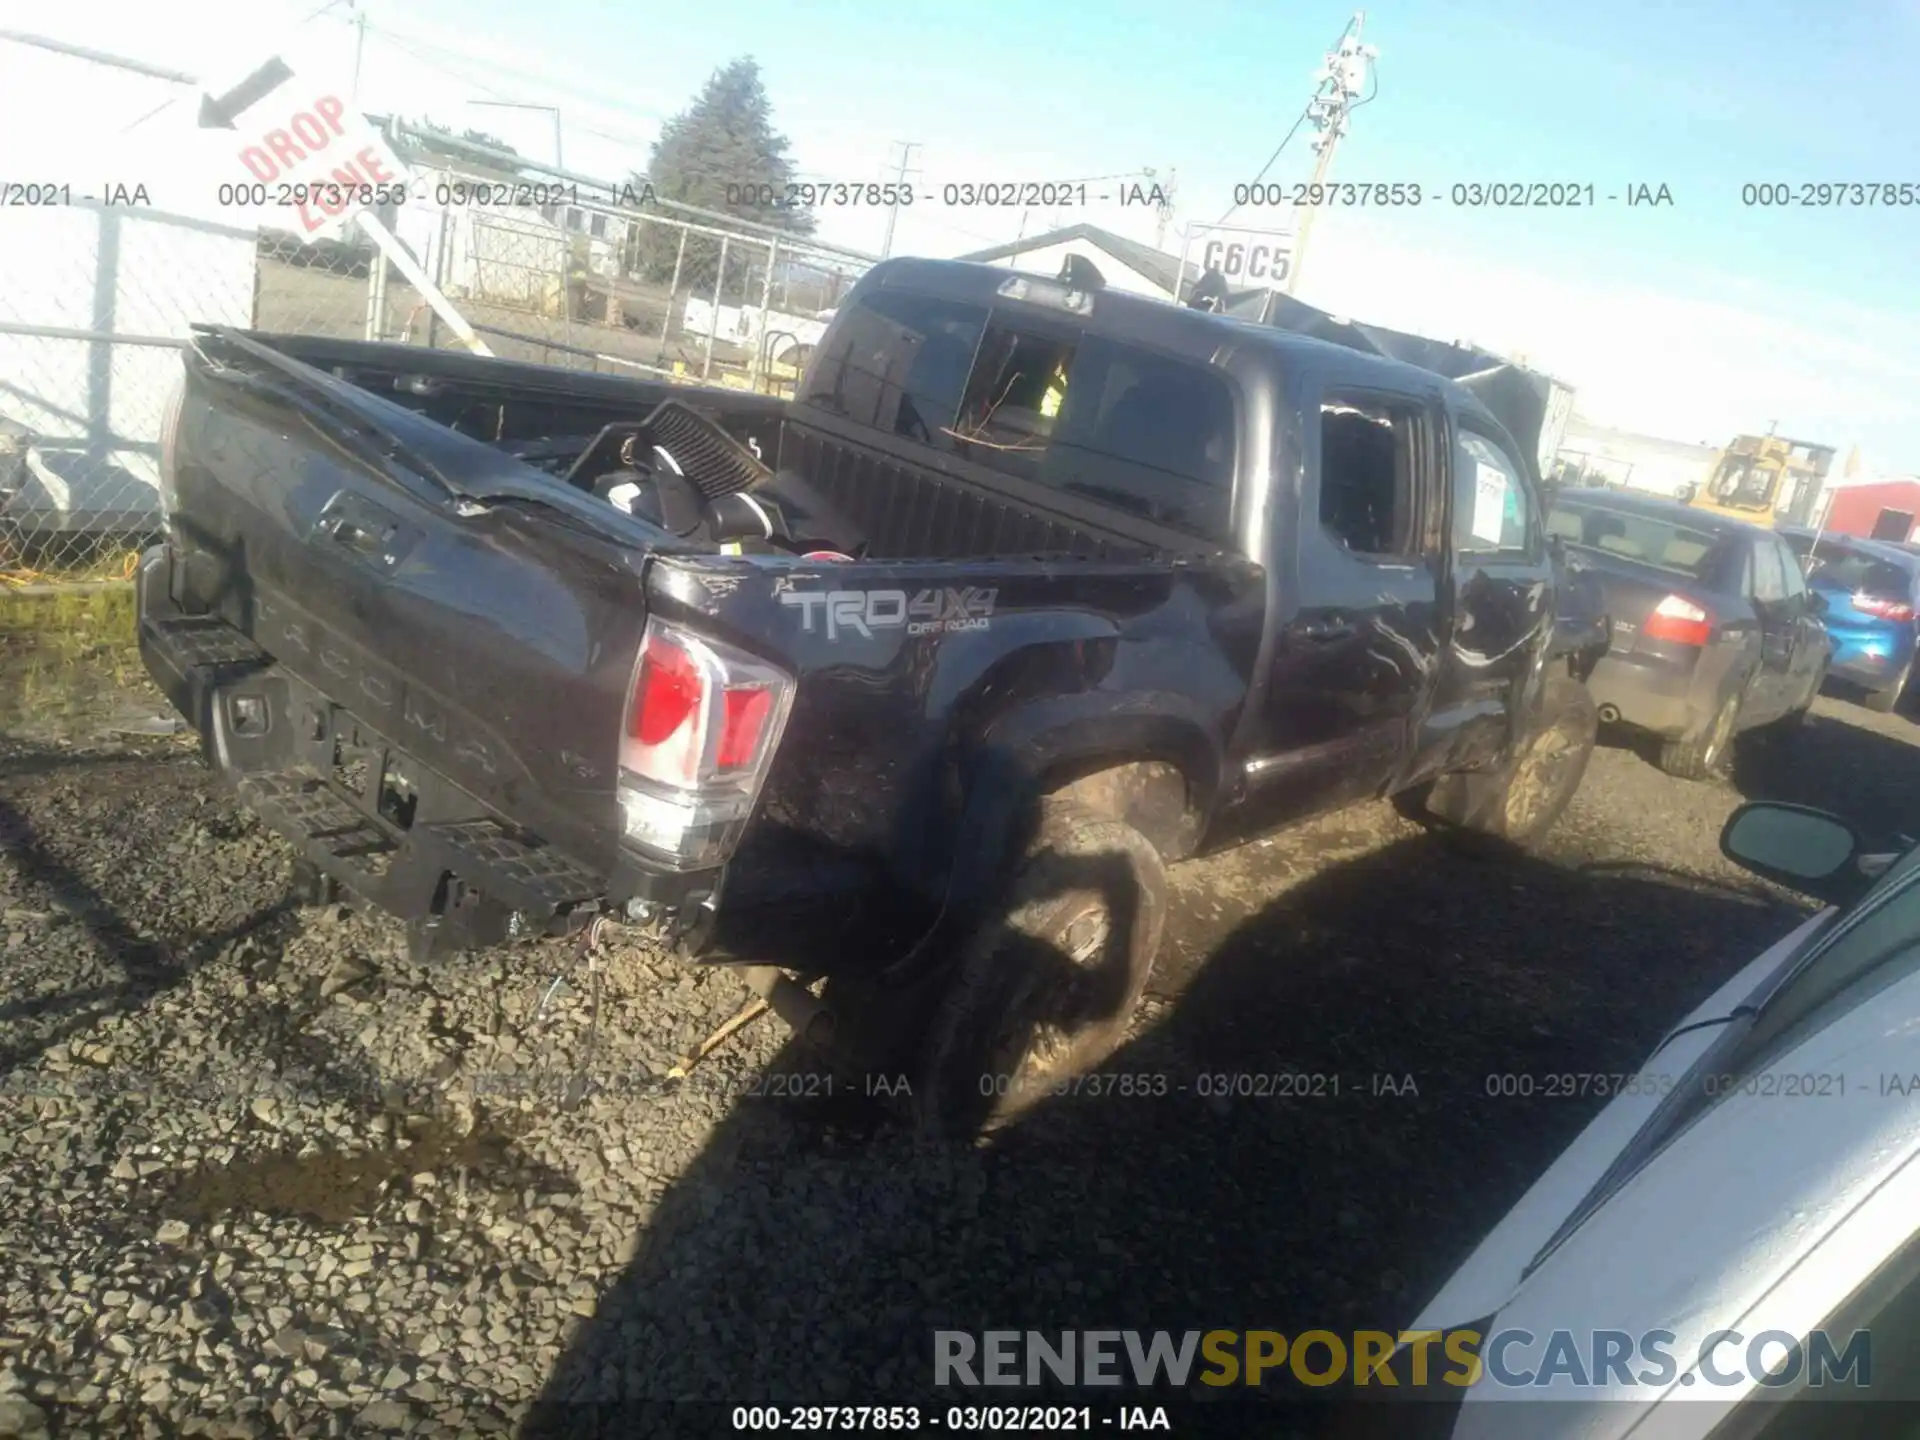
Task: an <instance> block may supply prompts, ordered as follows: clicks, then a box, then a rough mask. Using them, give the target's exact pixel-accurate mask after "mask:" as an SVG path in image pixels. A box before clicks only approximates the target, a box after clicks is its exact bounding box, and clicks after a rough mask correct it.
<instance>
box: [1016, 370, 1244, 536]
mask: <svg viewBox="0 0 1920 1440" xmlns="http://www.w3.org/2000/svg"><path fill="white" fill-rule="evenodd" d="M1233 462H1234V412H1233V394H1232V392H1231V391H1230V390H1229V389H1228V388H1227V384H1226V382H1225V381H1224V380H1223V379H1221V377H1220V376H1218V375H1216V374H1214V373H1213V372H1211V371H1209V370H1207V369H1206V368H1204V367H1203V366H1199V365H1190V364H1187V363H1185V362H1183V361H1179V360H1171V359H1168V358H1166V357H1164V356H1160V355H1155V354H1152V353H1150V352H1146V351H1141V350H1136V349H1132V348H1130V347H1126V346H1121V345H1116V344H1114V343H1112V342H1110V341H1107V340H1102V339H1099V338H1098V337H1091V336H1090V337H1087V338H1085V339H1083V340H1082V341H1081V343H1080V345H1079V346H1078V347H1077V349H1076V350H1075V352H1074V354H1073V358H1072V364H1071V368H1070V370H1069V372H1068V378H1067V389H1066V397H1065V400H1064V403H1063V405H1062V407H1061V414H1060V425H1059V429H1058V430H1057V431H1056V432H1055V434H1054V436H1053V443H1052V444H1051V445H1050V446H1049V447H1048V450H1047V454H1046V458H1045V460H1044V461H1043V462H1042V463H1041V464H1040V466H1039V468H1038V472H1037V474H1036V476H1035V478H1036V479H1038V480H1039V481H1040V482H1041V483H1042V484H1045V485H1051V486H1056V487H1058V488H1059V489H1061V490H1065V491H1068V492H1070V493H1073V494H1076V495H1084V496H1086V497H1087V498H1088V499H1090V500H1096V501H1098V502H1100V503H1101V504H1103V505H1111V506H1113V507H1114V508H1115V509H1117V510H1124V511H1127V512H1128V513H1130V514H1134V515H1138V516H1140V517H1141V518H1142V519H1146V520H1151V521H1154V522H1155V523H1157V524H1161V525H1166V526H1169V527H1171V528H1173V529H1176V530H1182V531H1185V532H1187V533H1189V534H1192V535H1198V536H1202V537H1204V538H1207V539H1212V540H1220V539H1224V538H1226V536H1227V534H1228V532H1229V531H1230V530H1231V528H1232V511H1233V469H1234V464H1233Z"/></svg>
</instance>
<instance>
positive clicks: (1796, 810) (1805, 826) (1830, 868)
mask: <svg viewBox="0 0 1920 1440" xmlns="http://www.w3.org/2000/svg"><path fill="white" fill-rule="evenodd" d="M1720 853H1721V854H1723V855H1725V856H1726V857H1727V858H1728V859H1729V860H1731V861H1733V863H1734V864H1736V865H1738V866H1740V867H1741V868H1742V869H1743V870H1748V871H1751V872H1752V873H1753V874H1755V875H1758V876H1759V877H1760V878H1761V879H1763V880H1771V881H1773V882H1774V883H1775V884H1776V885H1784V886H1786V887H1787V888H1788V889H1789V890H1798V891H1799V892H1800V893H1801V894H1803V895H1810V896H1812V897H1813V898H1814V899H1816V900H1823V901H1825V902H1826V903H1827V904H1829V905H1847V904H1851V903H1852V902H1853V901H1854V900H1855V899H1857V898H1858V897H1859V896H1860V895H1861V894H1862V893H1863V892H1864V891H1866V890H1867V888H1868V887H1869V886H1871V885H1872V884H1873V877H1872V876H1871V875H1869V874H1867V873H1866V871H1865V870H1863V868H1862V867H1861V864H1860V861H1861V860H1862V859H1863V858H1864V857H1863V856H1862V853H1861V841H1860V837H1859V835H1858V834H1856V833H1855V831H1854V829H1853V827H1852V826H1851V825H1849V824H1847V822H1846V821H1844V820H1842V819H1840V818H1839V817H1837V816H1834V815H1829V814H1827V813H1826V812H1825V811H1824V810H1814V809H1811V808H1809V807H1808V806H1805V805H1784V804H1780V803H1778V802H1776V801H1772V800H1757V801H1755V802H1753V803H1752V804H1750V805H1742V806H1741V807H1740V808H1739V809H1738V810H1736V811H1734V812H1733V814H1732V815H1731V816H1729V817H1728V819H1727V823H1726V826H1725V827H1724V828H1723V829H1722V830H1721V831H1720Z"/></svg>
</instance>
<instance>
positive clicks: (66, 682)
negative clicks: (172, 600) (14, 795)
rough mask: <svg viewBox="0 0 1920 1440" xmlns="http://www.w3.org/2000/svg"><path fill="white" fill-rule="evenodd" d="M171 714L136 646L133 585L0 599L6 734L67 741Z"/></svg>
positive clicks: (0, 713) (1, 726)
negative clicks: (137, 718)
mask: <svg viewBox="0 0 1920 1440" xmlns="http://www.w3.org/2000/svg"><path fill="white" fill-rule="evenodd" d="M164 709H165V702H164V701H162V700H161V699H160V698H159V696H158V695H157V694H156V693H155V692H154V691H153V690H152V688H151V686H149V685H148V683H147V681H146V677H145V674H144V672H143V671H142V669H141V665H140V656H139V651H138V649H137V647H136V645H135V643H134V609H133V589H132V587H131V586H114V587H112V588H110V589H100V590H92V591H73V592H62V593H57V594H52V595H7V594H4V593H0V734H6V735H11V736H15V737H21V738H25V737H28V736H33V737H54V736H57V737H61V738H68V737H71V736H73V735H75V733H76V732H81V733H84V732H86V731H88V730H91V729H97V728H98V727H99V725H101V724H105V723H112V722H114V721H115V720H117V719H123V718H125V717H127V716H129V715H131V714H133V713H134V712H138V713H141V714H149V713H151V714H159V713H161V712H162V711H164Z"/></svg>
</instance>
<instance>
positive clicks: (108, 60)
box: [0, 30, 200, 85]
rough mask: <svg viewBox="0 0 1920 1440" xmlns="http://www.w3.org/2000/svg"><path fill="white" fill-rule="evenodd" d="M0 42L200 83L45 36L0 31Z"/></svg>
mask: <svg viewBox="0 0 1920 1440" xmlns="http://www.w3.org/2000/svg"><path fill="white" fill-rule="evenodd" d="M0 40H12V41H14V42H15V43H16V44H20V45H35V46H38V47H39V48H40V49H42V50H51V51H53V52H54V53H55V54H57V55H71V56H73V57H74V58H75V59H76V60H91V61H92V62H93V63H94V64H96V65H111V66H113V67H114V68H115V69H116V70H131V71H132V72H133V73H134V74H136V75H150V76H152V77H153V78H154V79H155V80H171V81H172V82H173V83H174V84H175V85H198V84H199V83H200V82H199V81H198V80H197V79H195V78H194V77H193V76H191V75H187V74H184V73H182V72H181V71H179V70H168V69H167V68H165V67H164V66H161V65H149V64H147V63H146V62H145V61H142V60H128V59H125V58H123V57H121V56H119V55H109V54H108V53H107V52H106V51H104V50H89V49H88V48H87V47H86V46H84V45H69V44H67V43H66V42H65V41H64V40H52V39H49V38H48V37H46V36H45V35H28V34H26V33H24V32H23V31H19V30H0Z"/></svg>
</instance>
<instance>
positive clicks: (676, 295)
mask: <svg viewBox="0 0 1920 1440" xmlns="http://www.w3.org/2000/svg"><path fill="white" fill-rule="evenodd" d="M686 263H687V232H686V230H685V228H684V227H683V228H682V229H681V231H680V248H679V249H678V250H676V251H675V252H674V255H673V279H672V280H671V281H670V282H669V283H668V285H667V313H666V315H665V316H664V317H663V318H662V319H661V321H660V353H659V354H658V355H656V356H654V357H653V358H654V360H655V361H656V362H658V363H659V364H662V365H664V364H666V361H667V327H669V326H670V325H672V324H673V307H674V305H675V304H676V303H677V302H678V301H679V299H680V268H681V266H683V265H685V264H686ZM684 314H685V312H684V311H683V312H682V316H683V318H684Z"/></svg>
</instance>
